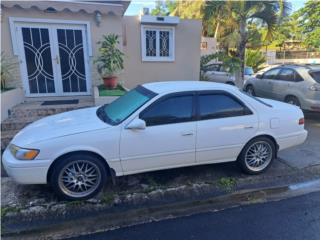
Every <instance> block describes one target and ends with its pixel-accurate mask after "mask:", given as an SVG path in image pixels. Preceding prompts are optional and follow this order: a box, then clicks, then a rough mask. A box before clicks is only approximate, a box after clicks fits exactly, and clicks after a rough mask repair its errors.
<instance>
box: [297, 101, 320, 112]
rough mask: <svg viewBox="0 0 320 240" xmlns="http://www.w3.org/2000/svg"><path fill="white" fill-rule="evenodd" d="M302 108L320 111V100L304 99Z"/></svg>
mask: <svg viewBox="0 0 320 240" xmlns="http://www.w3.org/2000/svg"><path fill="white" fill-rule="evenodd" d="M301 105H302V106H301V108H302V109H304V110H309V111H315V112H320V101H319V100H314V99H303V101H302V103H301Z"/></svg>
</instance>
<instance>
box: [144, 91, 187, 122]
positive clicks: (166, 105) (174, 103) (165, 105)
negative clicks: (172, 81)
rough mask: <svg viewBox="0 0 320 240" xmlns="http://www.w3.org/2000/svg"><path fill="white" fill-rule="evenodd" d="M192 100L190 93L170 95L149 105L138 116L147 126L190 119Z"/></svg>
mask: <svg viewBox="0 0 320 240" xmlns="http://www.w3.org/2000/svg"><path fill="white" fill-rule="evenodd" d="M192 102H193V96H192V95H187V96H186V95H184V96H175V97H170V98H167V99H164V100H162V101H160V102H156V103H154V104H153V105H151V106H150V107H149V108H148V109H147V110H146V111H145V112H143V113H142V114H141V115H140V118H141V119H143V120H145V121H146V124H147V126H154V125H160V124H169V123H179V122H187V121H191V120H192Z"/></svg>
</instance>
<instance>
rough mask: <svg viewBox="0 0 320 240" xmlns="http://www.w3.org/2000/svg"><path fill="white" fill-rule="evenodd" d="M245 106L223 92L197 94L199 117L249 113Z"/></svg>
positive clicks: (207, 117)
mask: <svg viewBox="0 0 320 240" xmlns="http://www.w3.org/2000/svg"><path fill="white" fill-rule="evenodd" d="M249 112H250V110H248V109H247V108H246V107H244V106H243V105H242V104H241V103H240V102H238V101H237V100H236V99H234V98H233V97H231V96H228V95H225V94H206V95H200V96H199V115H200V119H201V120H204V119H213V118H224V117H235V116H242V115H246V114H250V113H249Z"/></svg>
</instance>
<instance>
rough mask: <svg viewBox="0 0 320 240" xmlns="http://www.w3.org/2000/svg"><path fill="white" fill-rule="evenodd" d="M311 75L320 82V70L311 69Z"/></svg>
mask: <svg viewBox="0 0 320 240" xmlns="http://www.w3.org/2000/svg"><path fill="white" fill-rule="evenodd" d="M309 74H310V76H311V77H312V78H313V79H314V80H315V81H316V82H318V83H320V71H310V72H309Z"/></svg>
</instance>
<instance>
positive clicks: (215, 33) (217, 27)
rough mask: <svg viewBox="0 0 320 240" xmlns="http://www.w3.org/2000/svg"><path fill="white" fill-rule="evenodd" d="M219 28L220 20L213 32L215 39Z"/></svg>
mask: <svg viewBox="0 0 320 240" xmlns="http://www.w3.org/2000/svg"><path fill="white" fill-rule="evenodd" d="M219 28H220V21H219V20H218V22H217V26H216V30H215V32H214V38H215V39H217V38H218V33H219Z"/></svg>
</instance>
